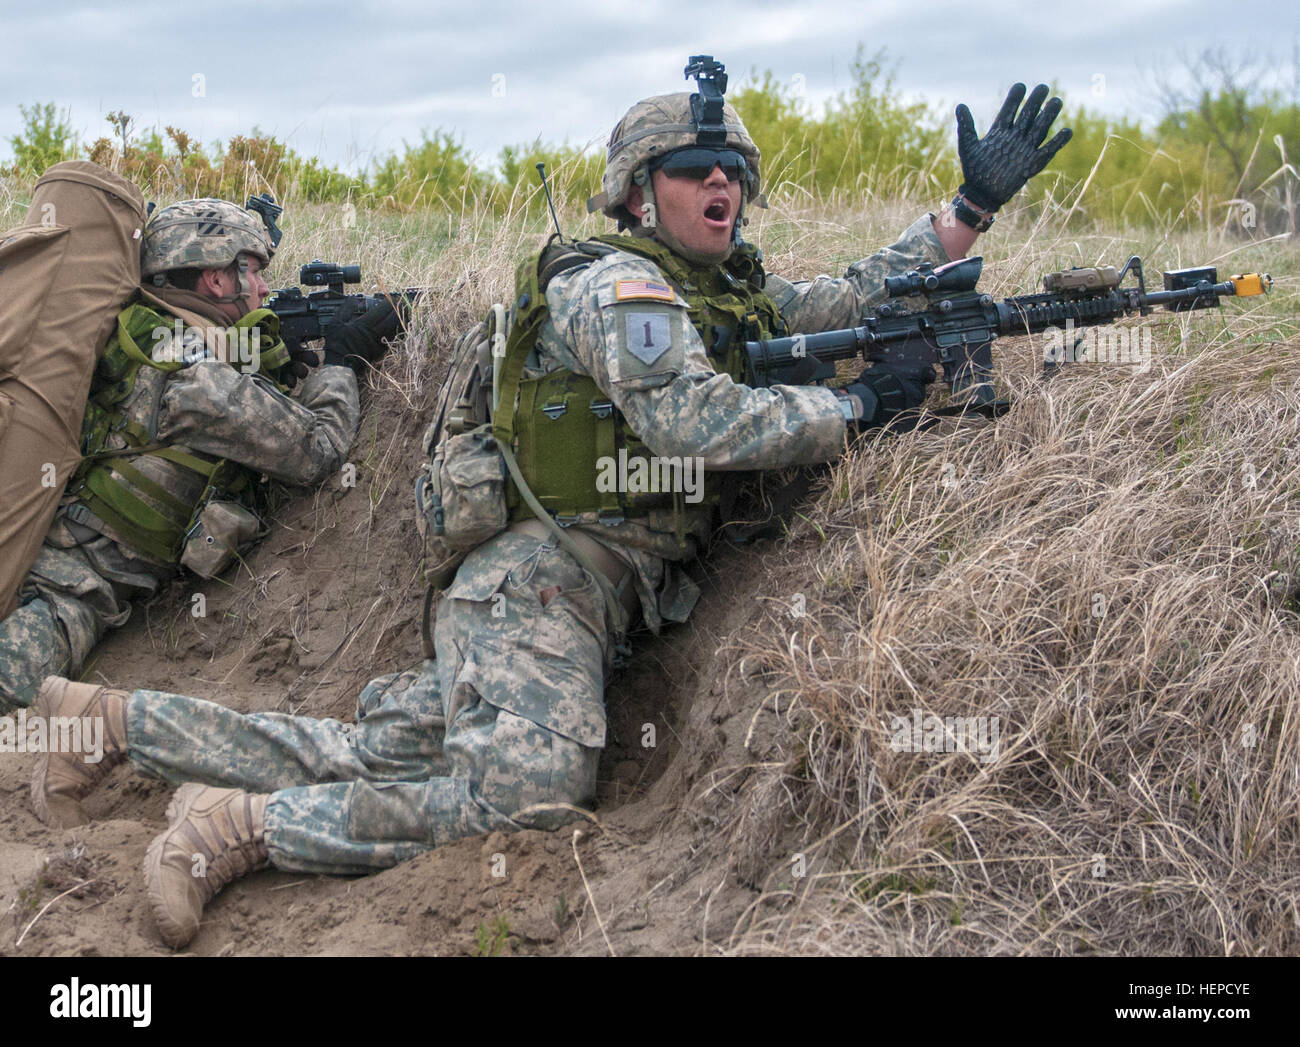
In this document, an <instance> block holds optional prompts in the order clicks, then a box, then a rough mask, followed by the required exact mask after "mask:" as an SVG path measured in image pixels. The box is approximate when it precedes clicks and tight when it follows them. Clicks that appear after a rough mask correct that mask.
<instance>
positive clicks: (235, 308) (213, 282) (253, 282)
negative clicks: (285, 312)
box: [200, 254, 271, 320]
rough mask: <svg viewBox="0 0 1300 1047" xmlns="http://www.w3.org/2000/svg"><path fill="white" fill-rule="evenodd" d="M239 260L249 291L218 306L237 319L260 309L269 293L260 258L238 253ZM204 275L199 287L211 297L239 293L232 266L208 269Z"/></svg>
mask: <svg viewBox="0 0 1300 1047" xmlns="http://www.w3.org/2000/svg"><path fill="white" fill-rule="evenodd" d="M240 260H241V263H242V264H244V265H245V266H246V267H247V268H246V269H245V272H246V274H247V276H248V286H249V290H250V291H251V293H250V294H246V295H242V296H240V298H239V300H238V301H235V302H225V303H223V304H222V305H221V306H220V307H219V308H220V309H221V311H222V312H224V313H226V314H227V315H228V316H229V317H230V318H231V319H232V320H238V319H239V318H240V317H241V316H243V315H244V314H245V313H251V312H252V311H253V310H254V309H260V308H261V307H262V303H263V302H264V301H266V299H267V297H268V296H269V295H270V293H271V288H270V286H269V285H268V284H267V282H266V278H265V277H263V276H262V260H261V259H260V258H258V257H257V256H256V255H251V254H243V255H240ZM204 277H205V279H204V280H203V281H201V282H200V288H201V289H207V290H210V291H211V297H214V298H227V297H229V296H230V295H232V294H239V275H238V273H237V272H236V269H235V267H234V266H232V267H231V268H229V269H209V270H207V271H206V272H205V273H204Z"/></svg>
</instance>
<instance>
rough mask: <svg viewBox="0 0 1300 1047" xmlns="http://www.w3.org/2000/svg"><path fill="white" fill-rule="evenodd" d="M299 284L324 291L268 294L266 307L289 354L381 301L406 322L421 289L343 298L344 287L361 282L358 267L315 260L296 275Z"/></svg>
mask: <svg viewBox="0 0 1300 1047" xmlns="http://www.w3.org/2000/svg"><path fill="white" fill-rule="evenodd" d="M298 282H299V283H300V284H303V285H304V286H306V287H324V288H325V290H323V291H313V292H311V293H310V294H303V293H302V290H301V289H300V288H297V287H284V288H281V289H280V290H278V291H275V292H273V293H272V294H271V298H270V301H268V302H267V303H266V307H267V308H268V309H270V310H271V312H273V313H275V315H276V316H278V317H279V318H280V337H281V338H283V339H284V344H285V346H286V347H287V348H288V349H289V351H290V352H291V353H296V352H298V351H299V350H301V349H302V347H303V343H304V342H311V341H315V340H316V339H318V338H324V337H325V335H326V334H328V333H329V331H330V328H332V327H334V326H336V325H339V324H345V323H347V322H348V321H349V320H352V319H355V318H356V317H358V316H360V315H361V314H362V313H364V312H366V311H367V310H369V309H371V308H373V307H374V306H377V305H379V304H380V303H381V302H384V301H391V302H392V304H393V307H394V308H395V309H396V310H397V312H398V315H399V316H401V317H402V318H403V319H405V318H406V317H407V316H408V315H409V313H410V305H411V303H412V302H414V301H415V300H416V299H417V298H418V297H419V296H420V295H422V294H423V293H424V289H423V288H420V287H408V288H407V289H406V290H405V291H397V292H393V293H391V294H384V295H369V294H346V293H344V291H343V285H344V284H359V283H360V282H361V266H359V265H337V264H335V263H334V262H322V261H321V260H320V259H316V260H315V261H313V262H308V263H307V264H306V265H304V266H303V267H302V269H300V270H299V271H298Z"/></svg>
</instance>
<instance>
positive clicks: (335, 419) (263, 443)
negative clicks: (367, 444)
mask: <svg viewBox="0 0 1300 1047" xmlns="http://www.w3.org/2000/svg"><path fill="white" fill-rule="evenodd" d="M360 418H361V405H360V398H359V396H358V393H357V380H356V376H355V375H354V374H353V373H352V371H351V369H349V368H347V367H320V368H317V369H316V370H315V371H313V372H312V373H311V374H310V375H309V376H308V377H307V379H306V380H305V381H304V382H303V383H302V386H301V392H300V394H299V396H298V399H296V400H295V399H290V398H289V397H288V396H285V395H284V394H283V393H281V392H280V391H279V390H277V389H276V388H275V387H274V386H273V385H271V384H270V383H269V382H267V381H266V380H265V379H263V378H262V377H260V376H258V375H249V374H243V373H241V372H240V371H238V370H236V369H235V368H234V367H231V366H230V365H229V364H226V363H222V362H220V361H217V360H200V361H198V362H197V363H195V364H193V365H191V366H189V367H184V368H182V369H181V370H179V371H176V372H175V373H174V374H172V375H171V376H170V377H169V379H168V381H167V386H166V389H165V390H164V391H163V395H162V403H161V405H160V409H159V413H158V438H159V439H160V440H162V441H164V442H165V443H178V444H183V445H184V446H186V447H192V448H193V449H194V450H196V451H202V452H203V453H205V454H211V455H216V456H218V457H221V458H229V459H230V460H231V461H234V462H239V463H240V464H241V465H246V466H248V467H249V468H250V469H255V470H257V471H258V472H259V473H265V474H266V475H267V476H270V477H272V478H273V479H276V480H282V481H284V482H285V483H291V484H316V483H319V482H320V481H321V480H323V479H324V478H325V477H326V476H327V475H329V473H331V472H333V471H334V470H335V469H337V468H338V467H339V465H340V464H341V463H342V461H343V458H344V456H345V455H346V454H347V453H348V451H349V449H350V448H351V447H352V441H353V439H354V438H355V437H356V433H357V425H358V422H359V421H360Z"/></svg>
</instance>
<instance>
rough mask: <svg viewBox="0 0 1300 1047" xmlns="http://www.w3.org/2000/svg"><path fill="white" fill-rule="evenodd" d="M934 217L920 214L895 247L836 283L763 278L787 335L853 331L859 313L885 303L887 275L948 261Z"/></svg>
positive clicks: (857, 264) (826, 278)
mask: <svg viewBox="0 0 1300 1047" xmlns="http://www.w3.org/2000/svg"><path fill="white" fill-rule="evenodd" d="M933 217H934V216H933V215H928V214H927V215H922V216H921V217H920V218H918V219H917V220H916V221H915V222H913V223H912V224H911V225H909V226H908V227H907V228H906V229H905V230H904V231H903V235H902V236H900V237H899V238H898V241H897V242H896V243H892V244H890V245H889V246H888V247H885V248H882V249H881V250H879V251H877V252H876V253H875V254H873V255H871V257H869V258H864V259H862V260H861V261H860V262H854V263H853V264H852V265H851V266H849V268H848V271H847V272H845V274H844V275H843V276H842V277H840V278H839V279H836V278H834V277H830V276H819V277H817V279H815V280H800V281H798V282H792V281H790V280H786V279H784V278H782V277H780V276H774V275H772V274H768V278H767V286H766V287H765V290H766V291H767V293H768V294H769V295H771V296H772V299H773V300H774V301H775V302H776V305H777V308H778V309H780V310H781V315H782V316H783V317H785V322H786V323H787V324H788V325H789V327H790V333H791V334H798V333H800V332H804V333H811V332H814V331H833V330H837V329H839V328H842V327H852V326H854V325H855V324H857V323H859V322H860V321H861V318H862V315H863V313H866V312H868V311H869V310H870V309H871V308H872V307H874V306H876V305H878V304H879V303H880V302H881V301H883V300H884V297H885V287H884V280H885V277H886V276H890V275H892V274H894V273H901V272H904V271H905V270H907V269H911V268H913V267H915V265H916V264H917V263H918V262H933V263H934V264H935V265H940V264H942V263H943V262H947V261H950V259H949V258H948V252H947V251H945V250H944V249H943V245H942V244H941V243H940V242H939V237H938V235H937V234H936V233H935V231H934V225H933V224H932V219H933Z"/></svg>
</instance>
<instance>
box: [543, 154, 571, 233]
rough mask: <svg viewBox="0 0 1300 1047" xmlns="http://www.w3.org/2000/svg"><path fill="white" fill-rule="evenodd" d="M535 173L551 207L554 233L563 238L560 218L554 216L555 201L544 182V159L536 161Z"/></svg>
mask: <svg viewBox="0 0 1300 1047" xmlns="http://www.w3.org/2000/svg"><path fill="white" fill-rule="evenodd" d="M537 173H538V175H540V176H541V179H542V189H544V190H545V191H546V206H547V207H549V208H550V209H551V221H552V223H554V225H555V235H556V236H558V237H559V238H560V240H561V241H563V240H564V234H563V233H562V232H560V220H559V219H558V218H556V217H555V201H554V200H552V199H551V187H550V186H549V185H547V184H546V164H545V162H544V161H541V160H538V161H537Z"/></svg>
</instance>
